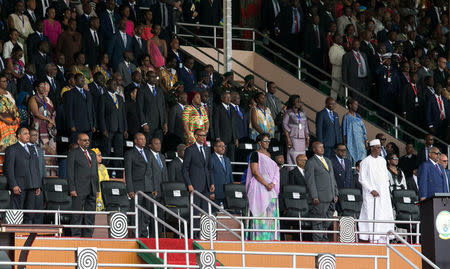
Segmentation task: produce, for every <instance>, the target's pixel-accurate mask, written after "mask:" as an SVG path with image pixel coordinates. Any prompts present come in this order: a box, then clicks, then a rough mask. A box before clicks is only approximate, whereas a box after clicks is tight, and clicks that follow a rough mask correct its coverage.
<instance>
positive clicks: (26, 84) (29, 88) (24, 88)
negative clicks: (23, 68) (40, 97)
mask: <svg viewBox="0 0 450 269" xmlns="http://www.w3.org/2000/svg"><path fill="white" fill-rule="evenodd" d="M33 82H34V79H29V78H28V77H27V75H24V76H23V77H22V78H20V79H19V82H18V84H17V87H18V88H19V89H20V91H21V92H27V93H28V94H29V95H30V97H31V96H33V95H34V93H33V91H34V87H33Z"/></svg>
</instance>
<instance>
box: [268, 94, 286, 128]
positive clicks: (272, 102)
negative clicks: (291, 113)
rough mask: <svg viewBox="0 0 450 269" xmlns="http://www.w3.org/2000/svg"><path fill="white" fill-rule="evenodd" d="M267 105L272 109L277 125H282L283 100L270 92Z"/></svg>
mask: <svg viewBox="0 0 450 269" xmlns="http://www.w3.org/2000/svg"><path fill="white" fill-rule="evenodd" d="M266 106H267V107H268V108H269V109H270V113H271V114H272V117H273V120H274V121H275V125H281V124H282V117H281V114H280V113H281V110H282V109H283V103H282V102H281V100H280V99H279V98H278V97H276V96H275V95H272V94H270V93H268V94H267V95H266Z"/></svg>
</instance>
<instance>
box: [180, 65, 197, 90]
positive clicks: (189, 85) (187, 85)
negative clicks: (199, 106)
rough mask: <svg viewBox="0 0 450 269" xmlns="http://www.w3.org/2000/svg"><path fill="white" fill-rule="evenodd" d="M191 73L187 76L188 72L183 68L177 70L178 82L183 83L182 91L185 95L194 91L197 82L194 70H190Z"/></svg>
mask: <svg viewBox="0 0 450 269" xmlns="http://www.w3.org/2000/svg"><path fill="white" fill-rule="evenodd" d="M191 73H192V74H189V72H188V71H187V70H186V68H184V67H183V68H180V69H178V72H177V76H178V80H179V81H183V83H184V91H185V92H187V93H189V92H192V91H194V89H195V84H196V81H197V79H196V76H195V73H194V70H191Z"/></svg>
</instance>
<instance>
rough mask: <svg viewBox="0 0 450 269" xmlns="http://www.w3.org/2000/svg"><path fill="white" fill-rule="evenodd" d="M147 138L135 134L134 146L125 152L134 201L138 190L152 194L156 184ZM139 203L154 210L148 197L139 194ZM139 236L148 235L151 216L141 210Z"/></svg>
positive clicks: (140, 134)
mask: <svg viewBox="0 0 450 269" xmlns="http://www.w3.org/2000/svg"><path fill="white" fill-rule="evenodd" d="M145 144H146V140H145V136H144V134H142V133H137V134H136V135H135V136H134V147H133V148H132V149H130V150H128V151H127V152H126V153H125V180H126V183H127V192H128V196H129V197H130V199H131V200H132V201H134V196H135V194H136V192H138V191H142V192H144V193H146V194H147V195H149V196H150V197H151V196H152V192H153V190H154V184H153V181H152V172H153V171H152V169H151V166H150V165H151V164H150V154H151V153H150V151H149V150H148V149H146V148H145ZM138 203H139V204H140V205H144V207H146V208H147V209H148V210H152V208H151V207H150V203H149V202H148V200H147V199H143V198H142V196H139V201H138ZM143 203H144V204H143ZM138 226H139V235H137V236H139V237H148V230H150V227H149V217H148V215H147V214H144V213H142V211H141V210H139V223H138Z"/></svg>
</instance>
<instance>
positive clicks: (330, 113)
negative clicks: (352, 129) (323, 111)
mask: <svg viewBox="0 0 450 269" xmlns="http://www.w3.org/2000/svg"><path fill="white" fill-rule="evenodd" d="M328 115H330V119H331V121H332V122H333V123H334V117H333V112H328Z"/></svg>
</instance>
